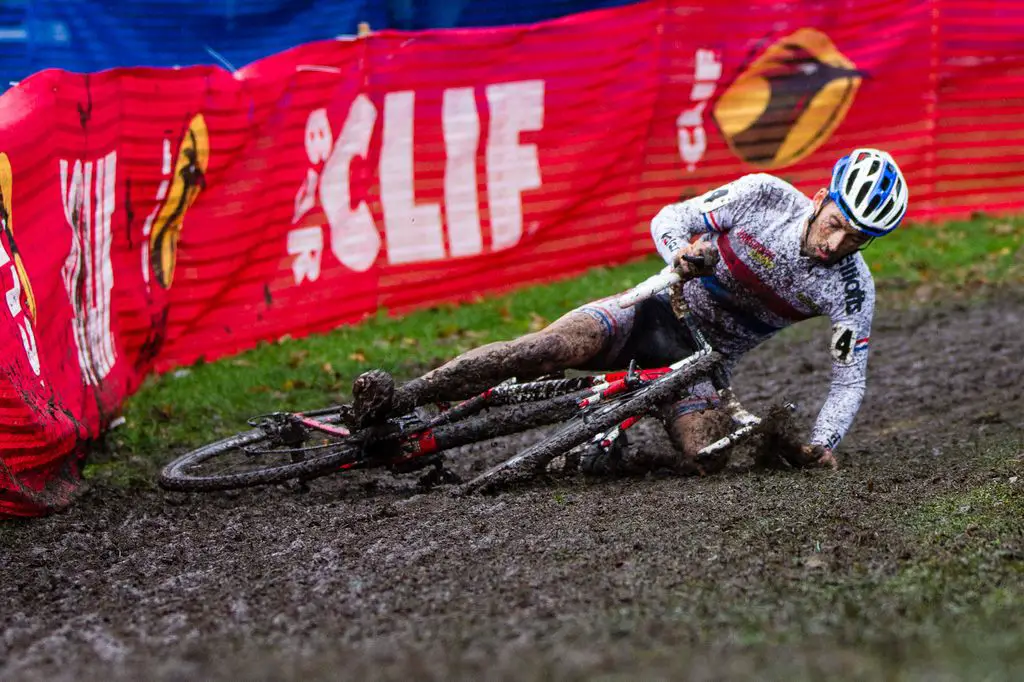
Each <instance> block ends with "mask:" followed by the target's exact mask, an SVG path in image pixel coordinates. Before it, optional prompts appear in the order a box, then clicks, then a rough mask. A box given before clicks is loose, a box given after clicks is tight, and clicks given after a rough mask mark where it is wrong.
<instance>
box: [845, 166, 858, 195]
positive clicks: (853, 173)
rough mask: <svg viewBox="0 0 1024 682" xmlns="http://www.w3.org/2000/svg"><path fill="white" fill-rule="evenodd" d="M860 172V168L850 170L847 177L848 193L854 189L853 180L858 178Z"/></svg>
mask: <svg viewBox="0 0 1024 682" xmlns="http://www.w3.org/2000/svg"><path fill="white" fill-rule="evenodd" d="M858 173H860V169H859V168H854V169H853V170H852V171H850V176H849V177H848V178H846V194H849V193H850V192H852V191H853V182H854V180H856V179H857V174H858Z"/></svg>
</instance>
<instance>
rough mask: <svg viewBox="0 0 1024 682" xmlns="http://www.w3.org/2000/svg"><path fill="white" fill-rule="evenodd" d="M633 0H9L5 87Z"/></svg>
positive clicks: (243, 60)
mask: <svg viewBox="0 0 1024 682" xmlns="http://www.w3.org/2000/svg"><path fill="white" fill-rule="evenodd" d="M625 4H629V0H521V1H520V2H515V3H512V2H507V0H472V1H471V0H347V1H346V0H340V1H339V0H3V1H2V2H0V91H2V90H4V89H6V88H7V87H8V86H9V85H10V84H11V83H12V82H17V81H19V80H21V79H23V78H25V77H26V76H28V75H30V74H32V73H35V72H36V71H40V70H42V69H45V68H51V67H53V68H60V69H65V70H68V71H75V72H79V73H88V72H94V71H101V70H103V69H108V68H112V67H115V66H164V67H167V66H190V65H193V64H213V63H220V64H221V65H224V66H234V67H240V66H243V65H245V64H247V63H249V62H251V61H254V60H256V59H260V58H261V57H265V56H267V55H270V54H274V53H276V52H280V51H282V50H286V49H288V48H290V47H294V46H295V45H299V44H301V43H306V42H310V41H314V40H325V39H330V38H334V37H336V36H339V35H353V34H355V33H356V31H357V27H358V25H359V23H360V22H366V23H367V24H369V26H370V27H371V28H373V29H378V30H379V29H383V28H397V29H404V30H419V29H426V28H448V27H466V26H498V25H507V24H523V23H533V22H537V21H543V20H545V19H551V18H554V17H559V16H564V15H567V14H575V13H577V12H583V11H586V10H591V9H597V8H601V7H612V6H618V5H625Z"/></svg>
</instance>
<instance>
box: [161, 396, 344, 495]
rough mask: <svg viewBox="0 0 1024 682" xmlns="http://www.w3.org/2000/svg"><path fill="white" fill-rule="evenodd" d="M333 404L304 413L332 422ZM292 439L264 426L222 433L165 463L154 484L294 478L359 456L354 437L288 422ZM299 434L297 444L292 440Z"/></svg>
mask: <svg viewBox="0 0 1024 682" xmlns="http://www.w3.org/2000/svg"><path fill="white" fill-rule="evenodd" d="M331 412H334V413H336V412H337V410H336V409H335V410H331V409H325V410H318V411H316V412H310V413H309V415H307V416H306V418H307V419H311V418H312V417H313V416H323V415H328V416H327V417H326V418H325V419H321V420H319V421H320V422H321V423H322V424H332V423H337V421H338V419H337V416H336V415H331V414H330V413H331ZM292 426H293V428H294V429H295V430H293V431H292V432H291V433H290V436H291V438H292V440H293V443H292V444H291V445H289V443H288V442H287V439H285V441H284V442H283V441H282V435H281V433H280V432H278V431H276V430H274V429H268V428H255V429H252V430H250V431H245V432H242V433H238V434H235V435H233V436H229V437H227V438H223V439H221V440H218V441H216V442H213V443H210V444H208V445H204V446H203V447H201V448H198V449H196V450H192V451H191V452H188V453H186V454H184V455H182V456H181V457H178V458H177V459H175V460H173V461H172V462H170V463H169V464H167V465H166V466H165V467H164V468H163V470H162V471H161V472H160V485H161V487H163V488H166V489H167V490H179V491H186V492H208V491H214V490H232V489H235V488H246V487H250V486H255V485H266V484H271V483H281V482H283V481H287V480H290V479H295V478H315V477H316V476H319V475H323V474H325V473H327V472H330V471H333V470H336V469H338V468H340V467H343V466H346V465H353V464H355V463H357V462H358V461H359V459H360V458H361V457H362V445H361V443H360V442H359V441H358V439H349V438H346V437H345V436H343V435H341V433H340V432H341V431H342V429H339V430H338V433H336V434H330V433H324V432H321V431H318V430H316V429H314V428H311V427H308V426H305V425H303V424H301V422H292ZM299 440H301V441H302V442H301V445H299V443H298V441H299Z"/></svg>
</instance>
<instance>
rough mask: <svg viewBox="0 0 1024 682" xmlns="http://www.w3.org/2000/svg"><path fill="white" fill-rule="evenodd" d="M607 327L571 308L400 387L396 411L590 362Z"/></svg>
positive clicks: (395, 401) (396, 395)
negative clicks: (522, 333)
mask: <svg viewBox="0 0 1024 682" xmlns="http://www.w3.org/2000/svg"><path fill="white" fill-rule="evenodd" d="M605 334H606V332H605V328H604V327H603V326H602V324H601V323H600V322H598V321H597V320H595V319H594V318H593V317H591V316H590V315H587V314H585V313H580V312H575V311H574V312H571V313H568V314H566V315H564V316H563V317H561V318H559V319H558V320H556V321H554V322H552V323H551V324H550V325H548V326H547V327H545V328H544V329H542V330H541V331H539V332H534V333H532V334H526V335H525V336H521V337H519V338H518V339H514V340H512V341H497V342H495V343H489V344H487V345H485V346H480V347H479V348H474V349H473V350H470V351H467V352H465V353H463V354H462V355H459V356H458V357H456V358H454V359H453V360H450V361H448V362H447V363H445V364H444V365H442V366H440V367H438V368H437V369H435V370H432V371H430V372H428V373H427V374H425V375H423V376H422V377H420V378H418V379H413V380H412V381H410V382H408V383H406V384H405V385H403V386H400V387H398V389H396V391H395V400H394V406H395V408H396V411H401V410H402V409H410V408H411V407H412V406H413V405H416V404H423V403H426V402H434V401H443V400H456V399H459V398H466V397H468V396H471V395H474V394H476V393H479V392H481V391H484V390H486V389H487V388H490V387H491V386H494V385H495V384H497V383H500V382H501V381H504V380H505V379H508V378H509V377H516V378H518V379H530V378H533V377H538V376H541V375H543V374H548V373H550V372H555V371H558V370H562V369H573V368H578V367H581V366H583V365H585V364H586V363H587V362H588V361H590V360H592V359H593V358H595V357H596V356H597V355H598V354H599V353H600V352H601V350H602V348H604V344H605Z"/></svg>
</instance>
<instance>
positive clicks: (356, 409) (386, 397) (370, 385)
mask: <svg viewBox="0 0 1024 682" xmlns="http://www.w3.org/2000/svg"><path fill="white" fill-rule="evenodd" d="M394 397H395V380H394V379H393V378H392V377H391V375H390V374H388V373H387V372H385V371H384V370H382V369H371V370H370V371H368V372H363V373H362V374H360V375H359V376H358V377H356V380H355V381H353V382H352V420H353V422H354V423H355V425H356V426H359V427H366V426H370V425H371V424H378V423H380V422H382V421H384V420H385V419H386V418H387V416H388V413H390V412H391V406H392V404H393V401H394Z"/></svg>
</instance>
